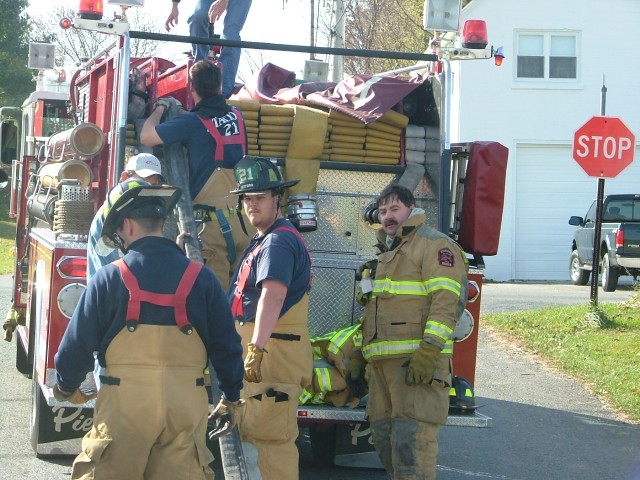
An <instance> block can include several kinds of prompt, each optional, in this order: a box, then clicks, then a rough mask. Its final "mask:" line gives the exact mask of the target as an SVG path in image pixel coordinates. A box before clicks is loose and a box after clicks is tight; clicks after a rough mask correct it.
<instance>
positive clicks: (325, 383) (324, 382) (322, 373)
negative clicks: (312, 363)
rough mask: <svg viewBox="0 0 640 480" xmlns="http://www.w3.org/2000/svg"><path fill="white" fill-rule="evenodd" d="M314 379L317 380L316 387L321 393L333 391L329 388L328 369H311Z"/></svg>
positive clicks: (329, 377)
mask: <svg viewBox="0 0 640 480" xmlns="http://www.w3.org/2000/svg"><path fill="white" fill-rule="evenodd" d="M313 371H314V373H315V375H316V379H317V380H318V386H319V387H320V391H321V392H330V391H332V390H333V388H332V386H331V374H330V373H329V369H328V368H314V369H313Z"/></svg>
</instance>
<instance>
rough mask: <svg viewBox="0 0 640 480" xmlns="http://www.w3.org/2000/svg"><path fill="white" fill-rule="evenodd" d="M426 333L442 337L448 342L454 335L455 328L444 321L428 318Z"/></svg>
mask: <svg viewBox="0 0 640 480" xmlns="http://www.w3.org/2000/svg"><path fill="white" fill-rule="evenodd" d="M424 335H425V336H426V335H433V336H434V337H437V338H440V339H442V341H443V342H446V341H447V340H449V339H450V338H452V337H453V329H452V328H451V327H449V326H448V325H445V324H444V323H440V322H436V321H435V320H428V321H427V324H426V325H425V328H424Z"/></svg>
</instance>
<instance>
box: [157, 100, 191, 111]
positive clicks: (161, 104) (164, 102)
mask: <svg viewBox="0 0 640 480" xmlns="http://www.w3.org/2000/svg"><path fill="white" fill-rule="evenodd" d="M172 105H175V106H176V108H177V109H178V110H184V108H183V107H182V104H181V103H180V102H179V101H178V100H176V99H175V98H173V97H163V98H159V99H158V101H157V102H156V103H155V105H154V106H153V109H154V110H155V109H156V108H158V107H164V111H165V112H166V111H167V110H169V108H171V106H172Z"/></svg>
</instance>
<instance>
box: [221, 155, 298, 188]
mask: <svg viewBox="0 0 640 480" xmlns="http://www.w3.org/2000/svg"><path fill="white" fill-rule="evenodd" d="M234 173H235V176H236V182H237V183H238V186H237V187H236V189H235V190H231V191H230V192H229V193H230V194H231V195H245V194H251V193H262V192H266V191H269V190H277V191H281V190H282V189H284V188H289V187H292V186H294V185H296V184H297V183H298V182H299V181H300V180H289V181H286V180H284V179H283V178H282V174H281V173H280V170H279V169H278V167H277V166H276V165H275V164H273V162H271V160H269V159H268V158H264V157H254V156H251V155H245V156H244V157H242V159H241V160H240V161H239V162H238V164H237V165H236V168H235V170H234Z"/></svg>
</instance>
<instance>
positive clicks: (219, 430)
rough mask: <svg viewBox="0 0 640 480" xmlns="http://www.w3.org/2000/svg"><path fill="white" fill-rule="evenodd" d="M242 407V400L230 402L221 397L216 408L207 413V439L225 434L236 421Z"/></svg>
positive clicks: (213, 438) (232, 427)
mask: <svg viewBox="0 0 640 480" xmlns="http://www.w3.org/2000/svg"><path fill="white" fill-rule="evenodd" d="M243 407H244V400H237V401H235V402H232V401H230V400H227V399H226V398H224V397H222V398H221V399H220V402H219V403H218V405H217V406H216V408H215V409H214V410H213V412H211V413H210V414H209V420H208V422H207V423H208V426H209V428H210V430H209V440H215V439H216V438H218V437H220V436H222V435H225V434H226V433H227V432H229V431H231V430H233V429H234V428H235V426H236V424H237V423H238V415H239V414H240V409H242V408H243Z"/></svg>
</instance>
